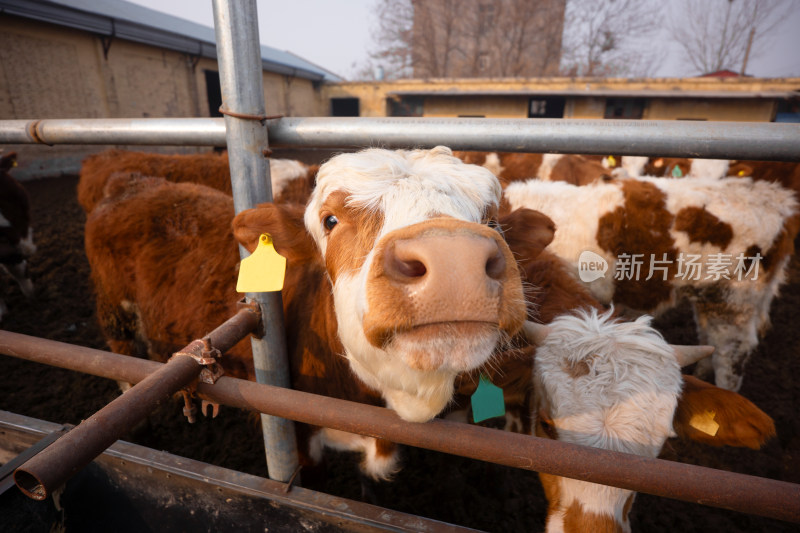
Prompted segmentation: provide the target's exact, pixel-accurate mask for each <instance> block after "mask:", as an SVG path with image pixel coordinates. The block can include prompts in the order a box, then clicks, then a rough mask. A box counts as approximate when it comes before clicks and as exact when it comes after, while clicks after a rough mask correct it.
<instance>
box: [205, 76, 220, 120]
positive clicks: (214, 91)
mask: <svg viewBox="0 0 800 533" xmlns="http://www.w3.org/2000/svg"><path fill="white" fill-rule="evenodd" d="M203 72H205V75H206V93H207V94H208V115H209V116H211V117H221V116H222V113H220V112H219V108H220V107H222V89H220V86H219V72H217V71H216V70H204V71H203Z"/></svg>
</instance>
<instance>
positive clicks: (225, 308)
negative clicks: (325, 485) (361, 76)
mask: <svg viewBox="0 0 800 533" xmlns="http://www.w3.org/2000/svg"><path fill="white" fill-rule="evenodd" d="M449 154H450V152H449V150H448V149H446V148H441V147H440V148H436V149H434V150H430V151H410V152H405V151H396V152H392V151H387V150H367V151H365V152H361V153H359V154H345V155H340V156H337V157H336V158H334V159H332V160H331V161H329V162H328V163H326V164H325V165H323V166H322V167H321V169H320V173H319V177H318V182H317V186H316V188H315V191H314V193H313V195H312V197H311V200H310V202H309V206H308V207H307V208H305V209H304V208H303V206H298V205H293V204H285V205H284V204H264V205H262V206H259V207H258V208H256V209H253V210H249V211H245V212H243V213H240V214H239V216H237V217H236V219H235V221H234V228H235V234H236V237H237V239H238V240H239V242H240V243H242V244H244V245H245V246H246V247H247V248H248V249H250V250H253V249H254V247H255V245H256V243H257V242H258V237H259V235H260V234H261V233H264V232H266V233H269V234H271V235H272V237H273V239H274V242H275V246H276V249H277V250H278V252H279V253H281V254H283V255H285V256H286V257H287V258H288V269H287V274H286V283H285V287H284V290H283V301H284V312H285V314H286V326H287V340H288V346H289V352H290V353H289V356H290V361H291V362H290V366H291V376H292V385H293V386H294V387H296V388H298V389H300V390H307V391H310V392H316V393H319V394H325V395H330V396H334V397H338V398H345V399H349V400H354V401H360V402H365V403H371V404H381V405H382V404H384V403H385V404H386V405H387V406H388V407H390V408H392V409H394V410H396V411H397V412H398V414H399V415H400V416H401V417H403V418H405V419H408V420H415V421H423V420H427V419H429V418H432V417H433V416H436V415H437V414H438V413H439V412H440V411H441V410H442V409H443V408H444V407H445V405H446V404H447V403H448V402H449V401H450V399H451V397H452V394H453V382H454V380H455V377H456V375H457V374H458V373H459V372H462V371H468V370H470V369H472V368H476V367H478V366H480V365H481V364H483V363H484V362H485V361H487V360H488V358H489V357H491V356H492V354H493V353H495V351H496V350H497V349H499V348H502V347H503V345H504V344H503V343H504V339H509V338H511V337H513V336H514V334H515V333H516V332H517V330H519V328H520V327H521V325H522V322H523V320H524V318H525V306H524V298H523V293H522V285H521V282H520V279H519V273H518V271H517V267H516V263H515V261H514V258H513V256H512V255H511V252H510V251H509V250H508V247H507V245H506V244H505V242H504V241H503V239H502V237H501V236H500V234H499V233H498V232H497V231H496V230H495V229H492V228H493V227H495V226H496V223H497V222H496V221H497V215H496V213H497V210H498V204H499V199H500V186H499V183H498V182H497V180H496V178H495V177H494V176H493V175H492V174H491V173H490V172H488V171H487V170H486V169H483V168H481V167H476V166H473V165H465V164H463V163H461V161H459V160H457V159H456V158H453V157H452V156H450V155H449ZM107 194H108V196H107V197H106V198H105V199H104V200H103V201H102V202H101V203H99V204H98V205H97V207H96V208H95V209H94V211H92V212H91V214H90V215H89V217H88V219H87V224H86V252H87V256H88V258H89V262H90V264H91V266H92V277H93V280H94V283H95V288H96V293H97V307H98V315H99V317H100V321H101V324H102V326H103V329H104V332H105V334H106V336H107V338H108V342H109V345H110V346H111V348H112V349H113V350H114V351H117V352H121V353H128V354H137V355H148V356H150V357H152V358H156V359H162V360H163V359H164V358H165V357H167V356H169V354H171V353H172V352H174V351H175V350H176V349H178V348H180V347H181V346H183V345H185V344H186V343H187V342H188V341H189V340H191V339H193V338H196V337H198V336H201V335H203V334H205V333H206V332H207V331H209V330H210V329H212V328H213V327H215V325H217V324H219V323H220V322H222V320H224V319H225V318H226V317H227V316H229V315H230V314H232V313H233V312H234V308H235V303H236V301H237V300H238V296H237V294H236V293H235V292H234V290H233V287H234V285H235V276H236V265H237V259H238V258H237V253H236V247H235V241H234V239H233V235H232V233H231V229H230V226H229V221H230V220H231V219H233V207H232V201H231V198H230V197H229V196H227V195H225V194H223V193H220V192H218V191H214V190H212V189H209V188H208V187H204V186H201V185H196V184H190V183H169V182H166V181H164V180H161V179H153V178H141V177H140V178H135V177H131V176H130V175H127V176H126V175H117V176H116V177H115V178H113V179H112V180H111V181H110V182H109V184H108V186H107ZM526 222H528V223H530V224H532V223H535V224H538V226H531V225H528V226H526V225H525V223H526ZM487 224H488V225H487ZM304 225H305V226H304ZM489 225H490V226H492V227H489ZM513 226H514V228H513V231H518V232H520V235H522V237H520V238H518V239H517V240H516V242H517V245H519V244H520V243H524V242H527V243H530V247H531V249H529V250H527V251H523V252H524V254H525V255H526V256H529V257H535V256H536V254H538V252H539V251H540V250H541V249H542V248H543V247H544V246H545V245H546V244H547V243H548V242H549V241H550V239H551V238H552V223H550V222H549V220H548V219H547V218H546V217H543V216H541V215H538V216H537V217H532V218H528V219H520V220H519V221H516V222H515V223H514V225H513ZM342 355H345V356H346V357H342ZM223 366H224V367H225V370H226V372H227V373H229V374H231V375H234V376H238V377H247V378H250V379H252V377H253V369H252V361H251V356H250V348H249V342H248V341H243V342H241V343H239V344H237V345H236V346H235V347H234V348H233V349H232V350H230V351H229V352H228V353H227V354H225V356H224V358H223ZM353 374H355V376H356V377H355V378H354V376H353ZM301 431H304V432H305V433H304V434H301V435H300V442H301V454H302V455H303V457H304V459H303V460H304V461H305V462H306V463H309V462H314V461H313V460H314V459H318V458H319V456H320V454H321V451H322V448H323V446H328V447H333V448H337V449H351V450H358V451H362V452H363V453H364V454H365V457H366V458H365V462H364V468H363V469H364V471H365V472H366V473H367V474H369V475H371V476H373V477H375V478H382V477H387V476H389V475H390V474H391V473H392V472H393V471H394V470H395V469H396V453H395V449H394V446H393V445H391V443H385V442H383V441H381V440H376V439H372V438H367V437H361V436H356V435H349V434H346V433H342V432H337V431H332V430H327V429H324V430H313V431H309V429H308V428H305V429H301Z"/></svg>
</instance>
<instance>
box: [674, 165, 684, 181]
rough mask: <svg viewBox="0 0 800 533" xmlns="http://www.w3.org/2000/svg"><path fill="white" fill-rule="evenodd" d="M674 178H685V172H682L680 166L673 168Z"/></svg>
mask: <svg viewBox="0 0 800 533" xmlns="http://www.w3.org/2000/svg"><path fill="white" fill-rule="evenodd" d="M672 177H673V178H682V177H683V171H682V170H681V167H679V166H678V165H675V166H674V167H672Z"/></svg>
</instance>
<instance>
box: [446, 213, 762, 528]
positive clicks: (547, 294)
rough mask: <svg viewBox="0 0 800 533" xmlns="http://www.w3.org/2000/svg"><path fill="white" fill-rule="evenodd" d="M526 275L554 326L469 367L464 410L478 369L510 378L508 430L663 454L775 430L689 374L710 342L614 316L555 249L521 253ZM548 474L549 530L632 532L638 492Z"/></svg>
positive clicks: (533, 305) (534, 307)
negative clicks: (678, 339)
mask: <svg viewBox="0 0 800 533" xmlns="http://www.w3.org/2000/svg"><path fill="white" fill-rule="evenodd" d="M501 220H502V218H501ZM557 231H558V230H557ZM512 249H513V246H512ZM523 274H524V275H523V277H524V279H525V281H526V282H527V283H526V286H527V289H528V290H527V292H526V300H527V302H528V309H529V317H530V318H532V319H535V320H537V321H539V322H543V323H546V324H547V326H538V327H533V326H532V325H531V323H530V322H529V323H527V324H526V326H525V329H526V331H528V332H529V333H530V336H531V338H532V342H534V343H535V344H536V345H537V346H535V347H533V346H532V347H527V348H523V349H520V350H515V351H508V352H505V353H504V354H502V355H501V357H499V358H496V359H495V360H494V361H493V364H492V365H490V366H487V367H486V368H483V369H480V370H479V371H474V372H472V373H470V374H468V375H464V376H461V377H460V378H459V381H458V389H457V391H458V393H459V394H458V395H457V397H456V406H457V407H458V408H461V409H465V408H466V406H467V405H468V403H469V402H468V398H469V395H470V394H472V393H473V392H474V390H475V383H476V382H477V378H478V372H482V373H484V374H486V375H487V376H489V377H490V379H491V381H492V382H493V383H494V384H495V385H497V386H500V387H502V388H503V394H504V399H505V402H506V429H507V430H511V431H516V432H520V433H528V434H531V433H533V434H535V435H537V436H539V437H544V438H550V439H556V440H560V441H564V442H569V443H573V444H581V445H586V446H592V447H599V448H603V449H606V450H612V451H617V452H626V453H632V454H636V455H641V456H644V457H656V456H657V455H658V454H659V452H660V451H661V449H662V447H663V445H664V443H665V441H666V440H667V438H669V437H674V436H676V435H677V436H680V437H681V438H685V439H692V440H695V441H698V442H701V443H704V444H708V445H711V446H723V445H726V446H737V447H749V448H752V449H758V448H760V447H761V446H762V445H763V444H764V443H765V442H766V441H767V440H768V439H769V438H771V437H772V436H774V434H775V426H774V423H773V421H772V419H771V418H770V417H769V416H768V415H766V414H765V413H764V412H763V411H761V410H760V409H758V408H757V407H756V406H755V405H753V404H752V403H751V402H749V401H748V400H747V399H745V398H743V397H742V396H740V395H739V394H737V393H735V392H732V391H728V390H724V389H720V388H718V387H715V386H713V385H709V384H707V383H704V382H702V381H700V380H698V379H696V378H694V377H692V376H685V375H684V376H681V374H680V369H679V365H681V366H682V365H685V364H687V363H690V362H692V361H693V360H694V359H695V358H696V357H697V356H698V354H697V353H695V354H691V353H690V351H691V350H694V351H695V352H701V353H700V355H702V352H703V351H705V353H706V354H707V353H708V351H707V350H705V349H704V347H697V348H695V347H691V348H689V347H673V346H670V345H668V344H667V343H666V342H665V341H664V339H663V338H662V337H661V335H660V334H659V333H658V332H657V331H656V330H655V329H654V328H653V327H652V326H651V325H650V318H649V317H644V316H643V317H640V318H638V319H637V320H634V321H625V320H622V319H619V318H616V317H614V316H613V314H612V313H613V312H612V311H605V309H604V307H603V306H602V305H601V304H600V302H598V301H597V300H596V299H595V298H594V297H592V295H591V294H590V293H589V291H588V290H587V289H586V287H584V286H583V285H581V284H580V282H579V281H577V280H576V279H575V277H573V276H572V275H571V274H570V272H569V269H568V267H567V266H566V265H565V264H564V263H563V261H561V260H560V259H559V258H558V257H556V256H554V255H553V254H552V253H549V252H548V251H547V250H545V251H544V252H542V253H541V254H540V255H539V256H537V257H536V258H534V259H533V260H531V261H524V262H523ZM534 350H535V358H534V357H532V356H531V353H532V352H533V351H534ZM531 376H533V378H531ZM709 413H713V414H709ZM462 416H463V413H462ZM540 479H541V481H542V484H543V486H544V488H545V494H546V496H547V499H548V503H549V506H548V513H547V524H546V528H547V531H549V532H557V531H563V532H575V533H577V532H582V531H630V524H629V519H628V514H629V512H630V510H631V505H632V503H633V498H634V496H635V493H633V492H632V491H629V490H625V489H619V488H615V487H608V486H602V485H597V484H593V483H589V482H586V481H582V480H580V479H569V478H563V477H559V476H554V475H549V474H540Z"/></svg>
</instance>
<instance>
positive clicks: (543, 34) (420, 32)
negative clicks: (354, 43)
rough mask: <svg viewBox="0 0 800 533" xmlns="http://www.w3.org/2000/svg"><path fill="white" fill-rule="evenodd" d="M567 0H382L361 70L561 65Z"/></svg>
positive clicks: (395, 74)
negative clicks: (372, 45) (371, 44)
mask: <svg viewBox="0 0 800 533" xmlns="http://www.w3.org/2000/svg"><path fill="white" fill-rule="evenodd" d="M565 3H566V0H496V1H494V0H380V1H379V3H378V6H377V9H376V11H375V15H376V18H377V19H378V24H377V27H376V31H375V32H373V41H374V43H375V47H376V49H375V51H374V52H372V53H371V54H370V61H369V62H368V64H367V65H365V67H364V68H362V70H361V72H360V75H361V76H364V77H368V78H369V77H374V72H375V71H376V70H377V69H376V67H377V66H382V67H383V71H384V72H385V77H386V78H387V79H394V78H405V77H411V76H413V77H419V78H434V77H442V78H445V77H521V76H542V75H552V74H556V73H557V72H558V63H559V58H560V54H561V33H562V28H563V19H564V6H565Z"/></svg>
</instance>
